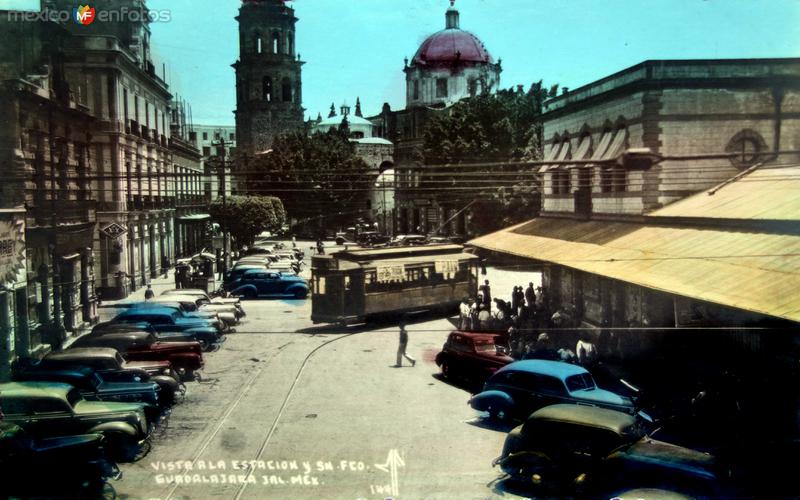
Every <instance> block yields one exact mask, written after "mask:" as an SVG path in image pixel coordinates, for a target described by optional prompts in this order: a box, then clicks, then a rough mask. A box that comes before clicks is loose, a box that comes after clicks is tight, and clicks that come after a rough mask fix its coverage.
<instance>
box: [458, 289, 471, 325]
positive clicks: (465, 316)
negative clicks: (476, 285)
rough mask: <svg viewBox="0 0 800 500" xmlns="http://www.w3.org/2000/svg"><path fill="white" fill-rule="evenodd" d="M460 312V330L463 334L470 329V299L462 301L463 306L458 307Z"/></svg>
mask: <svg viewBox="0 0 800 500" xmlns="http://www.w3.org/2000/svg"><path fill="white" fill-rule="evenodd" d="M458 312H459V322H458V329H459V330H461V331H462V332H464V331H467V329H469V327H470V324H469V323H470V321H469V314H470V308H469V299H467V297H464V298H463V299H462V300H461V305H459V306H458Z"/></svg>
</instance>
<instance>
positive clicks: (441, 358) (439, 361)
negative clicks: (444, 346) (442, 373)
mask: <svg viewBox="0 0 800 500" xmlns="http://www.w3.org/2000/svg"><path fill="white" fill-rule="evenodd" d="M446 359H447V355H446V354H445V353H444V352H440V353H439V354H437V355H436V360H435V361H436V366H442V362H444V361H445V360H446Z"/></svg>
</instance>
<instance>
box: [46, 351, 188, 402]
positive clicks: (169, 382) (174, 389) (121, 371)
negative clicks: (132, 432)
mask: <svg viewBox="0 0 800 500" xmlns="http://www.w3.org/2000/svg"><path fill="white" fill-rule="evenodd" d="M36 366H37V367H38V368H42V369H46V370H55V369H61V368H65V367H70V368H71V367H74V366H88V367H90V368H92V369H94V370H95V371H97V373H99V374H100V376H101V377H103V380H106V381H107V382H126V381H130V380H131V377H133V379H134V381H137V382H149V381H153V382H155V383H156V384H158V386H159V388H160V389H161V397H162V398H165V399H166V400H167V401H175V400H176V399H177V396H178V395H180V394H183V393H184V392H186V386H184V385H183V384H182V383H181V382H179V381H178V380H179V376H178V374H177V373H175V371H174V370H172V368H171V366H170V364H169V362H127V361H126V360H125V358H123V357H122V355H121V354H120V353H119V352H118V351H117V350H116V349H112V348H102V347H92V348H80V349H67V350H66V351H61V352H55V353H51V354H48V355H47V356H45V358H44V359H43V360H42V361H40V362H39V363H38V364H37V365H36ZM137 378H138V379H139V380H136V379H137Z"/></svg>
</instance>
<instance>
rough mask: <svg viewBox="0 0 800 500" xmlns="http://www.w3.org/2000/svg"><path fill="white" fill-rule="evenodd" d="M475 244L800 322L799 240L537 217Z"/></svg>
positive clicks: (724, 231) (702, 229) (486, 237)
mask: <svg viewBox="0 0 800 500" xmlns="http://www.w3.org/2000/svg"><path fill="white" fill-rule="evenodd" d="M469 244H471V245H474V246H477V247H480V248H484V249H487V250H493V251H497V252H503V253H507V254H512V255H517V256H520V257H527V258H531V259H538V260H542V261H546V262H554V263H557V264H561V265H563V266H567V267H571V268H574V269H579V270H581V271H586V272H589V273H593V274H598V275H601V276H607V277H610V278H614V279H618V280H622V281H626V282H630V283H634V284H637V285H641V286H645V287H648V288H652V289H656V290H662V291H665V292H668V293H672V294H677V295H682V296H686V297H692V298H695V299H700V300H705V301H709V302H714V303H717V304H722V305H726V306H730V307H735V308H739V309H744V310H748V311H753V312H757V313H762V314H767V315H771V316H776V317H781V318H786V319H790V320H793V321H800V286H799V285H800V236H796V235H783V234H769V233H758V232H745V231H734V230H726V229H716V228H708V229H705V228H698V227H667V226H655V225H644V224H634V223H623V222H603V221H573V220H565V219H551V218H538V219H534V220H532V221H529V222H526V223H523V224H519V225H517V226H513V227H510V228H507V229H504V230H502V231H498V232H496V233H492V234H489V235H486V236H482V237H480V238H477V239H474V240H472V241H470V242H469Z"/></svg>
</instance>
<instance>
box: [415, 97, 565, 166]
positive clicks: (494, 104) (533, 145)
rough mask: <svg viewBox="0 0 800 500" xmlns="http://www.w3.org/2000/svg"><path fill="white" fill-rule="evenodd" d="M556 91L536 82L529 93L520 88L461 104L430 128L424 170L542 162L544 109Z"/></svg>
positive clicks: (441, 115)
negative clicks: (466, 164) (470, 164)
mask: <svg viewBox="0 0 800 500" xmlns="http://www.w3.org/2000/svg"><path fill="white" fill-rule="evenodd" d="M557 87H558V86H556V85H554V86H553V87H551V88H550V89H546V88H545V87H544V86H543V84H542V82H541V81H539V82H537V83H535V84H533V85H531V87H530V89H528V91H527V92H525V91H523V90H522V87H521V86H519V87H517V88H516V89H507V90H500V91H498V92H497V93H494V94H490V93H484V94H480V95H477V96H475V97H470V98H468V99H464V100H462V101H459V102H458V103H456V104H454V105H453V106H451V107H450V108H449V109H448V110H447V112H444V113H440V114H438V115H435V116H434V117H433V118H432V119H431V120H430V121H429V122H428V125H427V127H426V129H425V133H424V138H423V157H424V162H425V164H426V165H436V164H443V163H463V162H476V161H509V160H536V159H540V158H541V155H542V121H541V113H542V103H543V102H544V100H545V99H547V98H548V97H550V96H554V95H555V94H556V90H557Z"/></svg>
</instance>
